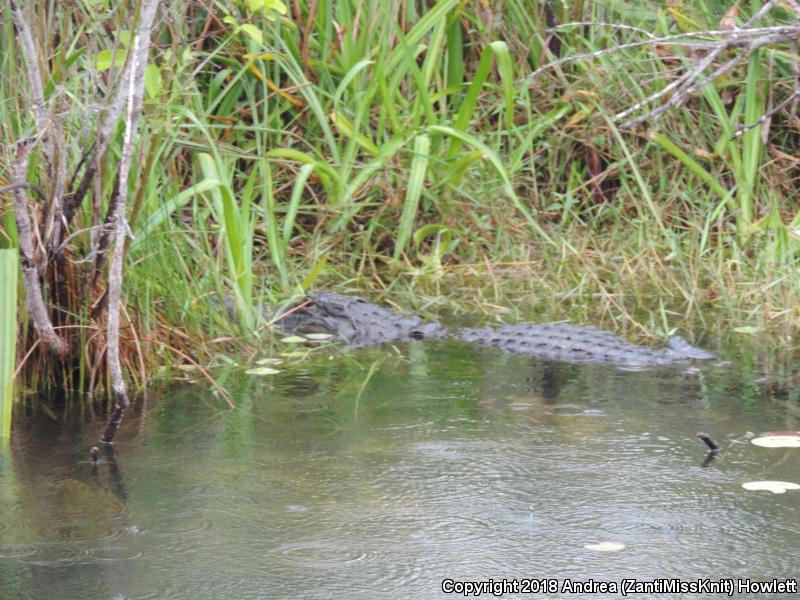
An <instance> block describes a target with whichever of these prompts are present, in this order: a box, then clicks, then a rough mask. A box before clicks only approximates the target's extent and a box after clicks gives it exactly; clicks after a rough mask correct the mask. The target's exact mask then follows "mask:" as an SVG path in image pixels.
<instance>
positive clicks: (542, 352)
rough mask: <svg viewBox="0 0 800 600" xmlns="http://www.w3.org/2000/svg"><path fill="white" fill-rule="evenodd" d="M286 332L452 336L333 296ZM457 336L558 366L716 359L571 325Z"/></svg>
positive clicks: (371, 340) (306, 307)
mask: <svg viewBox="0 0 800 600" xmlns="http://www.w3.org/2000/svg"><path fill="white" fill-rule="evenodd" d="M276 324H277V326H278V327H279V328H280V329H281V330H282V331H285V332H294V333H312V332H314V333H330V334H332V335H334V336H336V337H338V338H340V339H343V340H345V341H346V342H348V343H349V344H350V345H351V346H367V345H378V344H383V343H387V342H396V341H403V340H409V339H422V338H442V337H445V336H447V335H448V330H447V328H446V327H444V326H443V325H441V324H440V323H439V322H438V321H423V320H422V319H421V318H420V317H417V316H413V315H401V314H398V313H396V312H394V311H393V310H390V309H388V308H383V307H381V306H378V305H376V304H372V303H371V302H367V301H366V300H364V299H363V298H359V297H358V296H344V295H342V294H337V293H335V292H317V293H313V294H309V295H308V296H307V298H306V300H305V301H304V302H303V303H302V304H299V305H297V306H295V307H294V308H293V309H290V310H289V311H287V312H286V313H284V315H283V316H281V317H279V318H278V319H277V320H276ZM455 337H457V338H459V339H461V340H464V341H466V342H472V343H475V344H480V345H483V346H490V347H493V348H499V349H501V350H507V351H509V352H516V353H518V354H526V355H529V356H534V357H536V358H539V359H541V360H552V361H559V362H573V363H577V362H581V363H585V362H590V363H608V364H617V365H629V366H636V367H657V366H660V365H669V364H672V363H675V362H681V361H687V360H695V359H708V358H713V357H714V354H712V353H711V352H708V351H706V350H702V349H701V348H696V347H694V346H692V345H691V344H689V342H687V341H686V340H684V339H683V338H680V337H677V336H676V337H673V338H670V340H669V341H668V342H667V345H666V347H664V348H661V349H656V348H648V347H646V346H639V345H637V344H632V343H631V342H628V341H627V340H624V339H623V338H621V337H619V336H617V335H614V334H613V333H611V332H610V331H604V330H602V329H598V328H597V327H590V326H587V327H579V326H577V325H571V324H569V323H545V324H531V323H520V324H517V325H503V326H501V327H497V328H493V327H479V328H467V329H461V330H460V331H457V332H456V333H455Z"/></svg>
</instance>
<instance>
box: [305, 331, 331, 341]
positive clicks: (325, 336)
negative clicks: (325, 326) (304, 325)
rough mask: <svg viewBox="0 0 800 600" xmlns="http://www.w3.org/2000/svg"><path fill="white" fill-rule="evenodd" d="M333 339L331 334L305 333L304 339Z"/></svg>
mask: <svg viewBox="0 0 800 600" xmlns="http://www.w3.org/2000/svg"><path fill="white" fill-rule="evenodd" d="M332 337H333V334H332V333H307V334H306V338H307V339H309V340H315V341H319V340H329V339H331V338H332Z"/></svg>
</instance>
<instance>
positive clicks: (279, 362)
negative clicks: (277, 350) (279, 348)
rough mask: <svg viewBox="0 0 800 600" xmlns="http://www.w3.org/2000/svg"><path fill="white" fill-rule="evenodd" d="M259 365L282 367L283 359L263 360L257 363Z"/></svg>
mask: <svg viewBox="0 0 800 600" xmlns="http://www.w3.org/2000/svg"><path fill="white" fill-rule="evenodd" d="M256 364H257V365H282V364H283V359H282V358H262V359H261V360H257V361H256Z"/></svg>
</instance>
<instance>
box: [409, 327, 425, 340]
mask: <svg viewBox="0 0 800 600" xmlns="http://www.w3.org/2000/svg"><path fill="white" fill-rule="evenodd" d="M408 335H409V336H410V337H411V339H412V340H422V339H425V334H424V333H422V332H421V331H419V330H417V329H414V330H412V331H410V332H409V333H408Z"/></svg>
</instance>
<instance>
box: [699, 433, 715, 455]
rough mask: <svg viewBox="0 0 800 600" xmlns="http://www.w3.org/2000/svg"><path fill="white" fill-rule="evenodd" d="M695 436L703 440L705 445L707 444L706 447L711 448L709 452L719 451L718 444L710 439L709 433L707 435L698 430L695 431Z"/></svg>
mask: <svg viewBox="0 0 800 600" xmlns="http://www.w3.org/2000/svg"><path fill="white" fill-rule="evenodd" d="M697 437H698V438H699V439H701V440H703V443H705V445H706V446H708V449H709V450H711V452H714V453H717V452H719V444H717V443H716V442H715V441H714V440H712V439H711V436H710V435H708V434H707V433H703V432H702V431H699V432H697Z"/></svg>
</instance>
